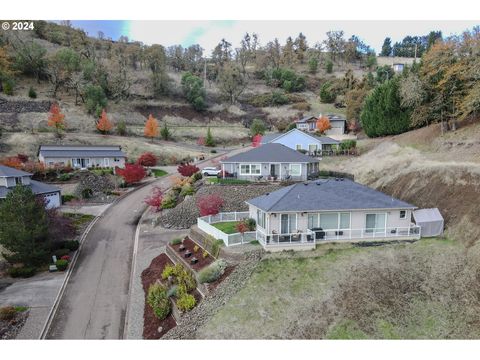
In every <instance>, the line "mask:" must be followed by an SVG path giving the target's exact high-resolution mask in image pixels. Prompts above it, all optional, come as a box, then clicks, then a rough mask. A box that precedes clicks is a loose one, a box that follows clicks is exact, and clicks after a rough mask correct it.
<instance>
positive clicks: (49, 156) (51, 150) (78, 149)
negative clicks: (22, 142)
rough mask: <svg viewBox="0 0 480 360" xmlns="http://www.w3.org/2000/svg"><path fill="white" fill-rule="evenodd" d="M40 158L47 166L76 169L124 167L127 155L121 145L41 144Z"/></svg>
mask: <svg viewBox="0 0 480 360" xmlns="http://www.w3.org/2000/svg"><path fill="white" fill-rule="evenodd" d="M38 159H39V160H40V162H42V163H44V164H45V166H47V167H49V166H55V165H63V166H66V165H70V166H72V167H73V168H76V169H87V168H90V167H102V168H115V167H117V166H118V167H120V168H123V167H125V160H126V155H125V153H124V152H123V151H122V147H121V146H119V145H93V146H89V145H40V148H39V150H38Z"/></svg>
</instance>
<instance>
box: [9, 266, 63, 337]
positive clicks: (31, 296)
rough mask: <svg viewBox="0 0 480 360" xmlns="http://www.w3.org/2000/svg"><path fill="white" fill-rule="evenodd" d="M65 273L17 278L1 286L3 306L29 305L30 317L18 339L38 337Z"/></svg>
mask: <svg viewBox="0 0 480 360" xmlns="http://www.w3.org/2000/svg"><path fill="white" fill-rule="evenodd" d="M64 277H65V273H61V272H57V273H45V274H40V275H36V276H35V277H33V278H30V279H23V280H16V281H14V282H13V283H12V284H11V285H8V286H6V287H4V285H6V284H4V283H2V285H1V286H0V288H1V289H2V290H0V307H1V306H7V305H12V306H28V307H29V308H30V312H29V315H28V319H27V321H26V323H25V325H24V326H23V328H22V330H21V331H20V333H19V334H18V336H17V339H38V337H39V336H40V332H41V331H42V328H43V325H44V324H45V320H46V319H47V316H48V313H49V312H50V308H51V307H52V305H53V302H54V301H55V297H56V296H57V293H58V291H59V290H60V287H61V286H62V282H63V279H64Z"/></svg>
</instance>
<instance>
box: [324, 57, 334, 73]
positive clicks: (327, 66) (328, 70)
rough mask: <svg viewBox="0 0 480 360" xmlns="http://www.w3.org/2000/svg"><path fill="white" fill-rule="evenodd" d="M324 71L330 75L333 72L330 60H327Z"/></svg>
mask: <svg viewBox="0 0 480 360" xmlns="http://www.w3.org/2000/svg"><path fill="white" fill-rule="evenodd" d="M325 71H326V72H327V74H331V73H332V72H333V62H331V61H330V60H328V61H327V63H326V64H325Z"/></svg>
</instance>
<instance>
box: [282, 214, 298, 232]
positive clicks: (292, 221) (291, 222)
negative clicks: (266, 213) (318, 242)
mask: <svg viewBox="0 0 480 360" xmlns="http://www.w3.org/2000/svg"><path fill="white" fill-rule="evenodd" d="M296 231H297V215H296V214H281V216H280V233H281V234H290V233H294V232H296Z"/></svg>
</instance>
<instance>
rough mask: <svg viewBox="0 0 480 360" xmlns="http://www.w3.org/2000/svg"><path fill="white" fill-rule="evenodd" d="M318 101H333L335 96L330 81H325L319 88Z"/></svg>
mask: <svg viewBox="0 0 480 360" xmlns="http://www.w3.org/2000/svg"><path fill="white" fill-rule="evenodd" d="M319 95H320V101H321V102H322V103H327V104H330V103H333V102H334V101H335V98H336V97H337V96H336V94H335V91H334V90H333V89H332V83H330V82H328V81H327V82H326V83H324V84H323V85H322V87H321V88H320V94H319Z"/></svg>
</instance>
